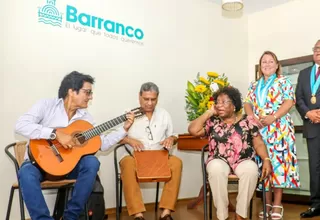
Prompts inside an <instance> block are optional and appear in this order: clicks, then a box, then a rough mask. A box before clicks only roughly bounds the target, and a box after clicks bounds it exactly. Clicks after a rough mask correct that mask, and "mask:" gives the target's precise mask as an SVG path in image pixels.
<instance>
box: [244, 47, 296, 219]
mask: <svg viewBox="0 0 320 220" xmlns="http://www.w3.org/2000/svg"><path fill="white" fill-rule="evenodd" d="M259 76H260V78H259V79H258V80H257V81H255V82H253V83H252V84H251V85H250V87H249V91H248V95H247V97H246V99H245V104H244V110H245V112H246V114H247V115H252V116H254V117H255V119H256V122H257V123H258V125H259V127H260V133H261V135H262V138H263V141H264V143H265V144H266V146H267V148H268V153H269V157H270V158H271V162H272V166H273V172H272V174H271V178H270V180H268V181H266V187H268V186H269V184H270V186H271V188H272V189H273V192H274V201H273V204H272V189H270V190H269V191H268V192H267V198H266V199H267V213H266V214H267V216H268V217H269V216H270V217H271V219H273V220H277V219H282V217H283V211H284V210H283V206H282V204H281V200H282V193H283V188H299V187H300V180H299V168H298V164H297V152H296V146H295V135H294V126H293V121H292V119H291V115H290V114H289V110H290V109H291V107H292V106H293V105H294V103H295V96H294V90H293V86H292V84H291V82H290V80H289V79H288V78H287V77H285V76H282V75H281V66H280V64H279V61H278V58H277V56H276V55H275V54H274V53H273V52H271V51H265V52H264V53H263V54H262V56H261V58H260V61H259ZM259 217H261V218H263V212H260V213H259Z"/></svg>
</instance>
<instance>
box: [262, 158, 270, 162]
mask: <svg viewBox="0 0 320 220" xmlns="http://www.w3.org/2000/svg"><path fill="white" fill-rule="evenodd" d="M265 160H269V161H270V162H271V159H270V158H269V157H266V158H264V159H263V161H265Z"/></svg>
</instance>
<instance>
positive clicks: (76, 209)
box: [18, 155, 100, 220]
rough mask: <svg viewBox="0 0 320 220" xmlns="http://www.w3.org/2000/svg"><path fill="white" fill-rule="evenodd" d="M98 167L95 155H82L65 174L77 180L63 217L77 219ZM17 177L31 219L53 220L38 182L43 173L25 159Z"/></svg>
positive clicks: (71, 219) (91, 187)
mask: <svg viewBox="0 0 320 220" xmlns="http://www.w3.org/2000/svg"><path fill="white" fill-rule="evenodd" d="M99 167H100V162H99V160H98V159H97V158H96V157H95V156H92V155H89V156H84V157H82V158H81V159H80V161H79V163H78V164H77V165H76V167H75V168H74V169H73V171H72V172H71V173H70V174H69V175H68V176H67V179H76V180H77V181H76V183H75V185H74V189H73V192H72V197H71V199H70V200H69V201H68V203H67V208H66V210H65V211H64V215H63V217H64V219H67V220H77V219H78V218H79V215H80V214H81V212H82V211H83V210H84V206H85V204H86V202H87V200H88V198H89V196H90V194H91V191H92V189H93V185H94V183H95V180H96V176H97V172H98V170H99ZM18 177H19V184H20V188H21V191H22V197H23V200H24V202H25V204H26V206H27V209H28V211H29V214H30V217H31V219H32V220H40V219H41V220H48V219H50V220H53V218H52V217H51V216H50V212H49V209H48V206H47V204H46V203H45V200H44V197H43V194H42V191H41V186H40V183H41V182H42V181H44V178H43V173H42V172H41V171H40V170H39V169H38V168H37V167H36V166H34V165H32V164H31V162H29V161H27V162H24V163H23V164H22V165H21V168H20V170H19V174H18Z"/></svg>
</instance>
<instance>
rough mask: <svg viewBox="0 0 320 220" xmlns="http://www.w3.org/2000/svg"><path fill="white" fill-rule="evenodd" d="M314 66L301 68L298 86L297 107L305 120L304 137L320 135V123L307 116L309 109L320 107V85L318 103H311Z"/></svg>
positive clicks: (317, 96) (317, 94) (317, 95)
mask: <svg viewBox="0 0 320 220" xmlns="http://www.w3.org/2000/svg"><path fill="white" fill-rule="evenodd" d="M311 69H312V67H308V68H306V69H304V70H301V72H300V73H299V76H298V83H297V88H296V100H297V101H296V108H297V110H298V112H299V114H300V116H301V118H302V120H303V137H304V138H314V137H316V136H318V135H320V124H313V123H311V121H310V120H309V119H306V118H305V115H306V114H307V112H308V111H310V110H313V109H320V87H319V88H318V90H317V93H316V98H317V102H316V104H312V103H311V100H310V99H311V86H310V74H311Z"/></svg>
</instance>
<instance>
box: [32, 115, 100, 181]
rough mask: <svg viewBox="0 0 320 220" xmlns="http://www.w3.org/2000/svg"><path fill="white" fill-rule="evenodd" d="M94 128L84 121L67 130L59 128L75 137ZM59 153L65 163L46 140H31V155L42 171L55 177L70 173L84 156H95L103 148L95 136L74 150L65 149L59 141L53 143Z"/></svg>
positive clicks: (98, 137)
mask: <svg viewBox="0 0 320 220" xmlns="http://www.w3.org/2000/svg"><path fill="white" fill-rule="evenodd" d="M92 128H93V126H92V125H91V124H90V123H89V122H87V121H84V120H77V121H75V122H73V123H72V124H70V125H69V126H68V127H66V128H57V130H61V131H63V132H64V133H66V134H70V135H72V136H75V135H77V134H79V133H82V132H83V131H86V130H89V129H92ZM51 142H52V144H54V146H55V147H56V149H57V150H58V151H59V153H60V155H61V157H62V159H63V161H60V160H59V159H58V157H57V156H56V155H55V153H54V151H53V150H52V148H51V147H50V141H48V140H46V139H39V140H35V139H33V140H30V143H29V155H30V159H31V160H32V161H34V162H35V163H36V164H37V165H38V166H39V167H40V168H41V169H42V170H44V171H45V172H46V173H48V174H50V175H53V176H63V175H66V174H68V173H70V172H71V171H72V170H73V169H74V168H75V166H76V165H77V163H78V162H79V160H80V159H81V157H82V156H85V155H91V154H95V153H96V152H97V151H98V150H99V149H100V147H101V138H100V136H95V137H92V138H90V139H89V140H87V141H85V142H84V143H82V144H80V143H79V144H78V145H75V146H74V147H73V148H72V149H65V148H64V147H62V145H61V144H60V143H59V142H58V141H57V140H54V141H51Z"/></svg>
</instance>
